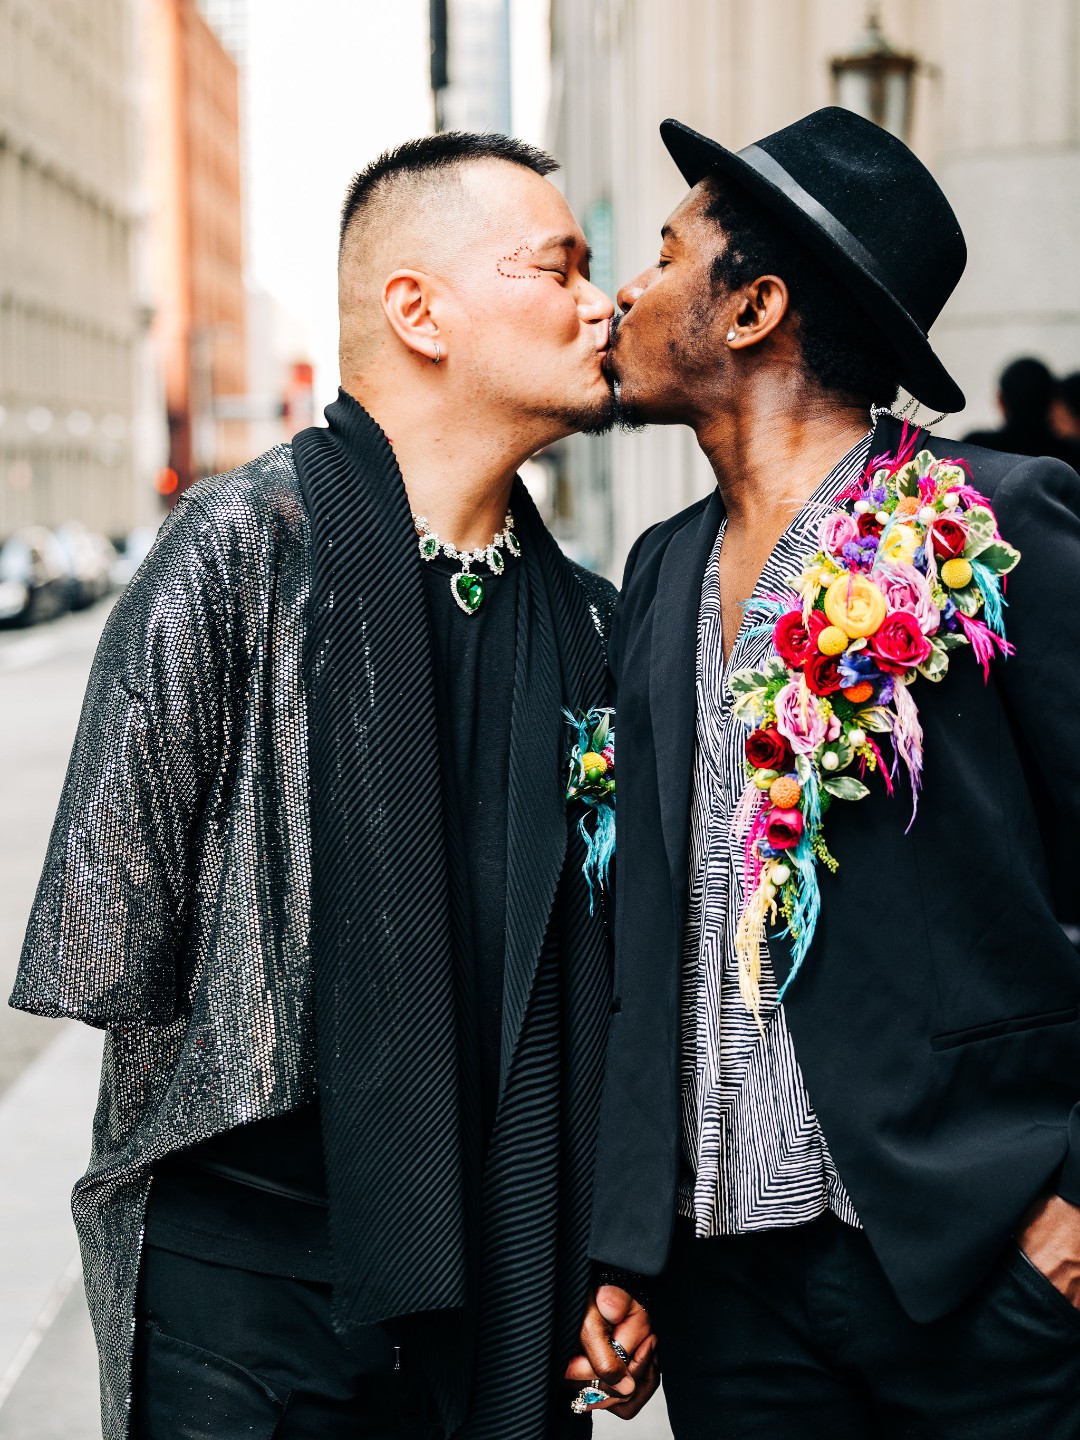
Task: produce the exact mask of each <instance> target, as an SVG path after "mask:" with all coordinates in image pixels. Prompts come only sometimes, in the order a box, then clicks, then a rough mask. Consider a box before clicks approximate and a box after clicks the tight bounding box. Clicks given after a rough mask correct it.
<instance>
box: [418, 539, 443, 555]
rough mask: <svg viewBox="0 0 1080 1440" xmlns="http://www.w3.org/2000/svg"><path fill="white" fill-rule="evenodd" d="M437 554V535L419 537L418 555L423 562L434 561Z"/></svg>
mask: <svg viewBox="0 0 1080 1440" xmlns="http://www.w3.org/2000/svg"><path fill="white" fill-rule="evenodd" d="M438 553H439V537H438V536H437V535H421V537H420V555H421V558H422V559H424V560H434V559H435V556H436V555H438Z"/></svg>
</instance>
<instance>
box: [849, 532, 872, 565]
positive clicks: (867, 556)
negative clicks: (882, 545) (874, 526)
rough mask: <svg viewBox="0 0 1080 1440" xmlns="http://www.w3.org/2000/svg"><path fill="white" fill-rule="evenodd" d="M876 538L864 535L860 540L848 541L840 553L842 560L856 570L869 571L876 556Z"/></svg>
mask: <svg viewBox="0 0 1080 1440" xmlns="http://www.w3.org/2000/svg"><path fill="white" fill-rule="evenodd" d="M877 549H878V537H877V536H876V535H865V536H863V538H862V539H861V540H849V541H848V542H847V544H846V545H845V546H844V549H843V551H842V554H843V557H844V559H845V560H846V561H847V562H848V564H849V565H853V566H854V567H855V568H856V569H857V570H869V569H870V567H871V566H872V565H873V563H874V559H875V557H876V555H877Z"/></svg>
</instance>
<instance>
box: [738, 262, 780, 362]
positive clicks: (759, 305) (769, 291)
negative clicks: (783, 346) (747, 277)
mask: <svg viewBox="0 0 1080 1440" xmlns="http://www.w3.org/2000/svg"><path fill="white" fill-rule="evenodd" d="M735 303H736V310H735V315H734V317H733V320H732V325H731V328H732V330H733V331H734V332H735V333H734V334H733V335H732V336H731V337H730V338H729V340H728V344H729V345H730V346H731V348H732V349H733V350H734V349H739V348H742V347H743V346H746V345H758V344H760V343H761V341H762V340H764V339H765V337H766V335H771V334H772V333H773V331H774V330H775V329H776V327H777V326H778V325H779V324H780V322H781V320H783V318H784V316H785V315H786V314H787V312H788V309H789V308H790V305H791V296H790V294H789V293H788V288H787V286H786V285H785V284H784V282H783V280H781V279H780V277H779V275H760V276H759V277H758V278H757V279H756V280H755V281H754V282H753V284H752V285H748V286H746V288H745V289H744V290H742V291H740V292H739V294H738V296H737V298H736V302H735Z"/></svg>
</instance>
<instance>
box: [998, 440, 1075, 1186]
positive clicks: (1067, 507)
mask: <svg viewBox="0 0 1080 1440" xmlns="http://www.w3.org/2000/svg"><path fill="white" fill-rule="evenodd" d="M976 483H978V482H977V480H976ZM994 506H995V510H996V512H997V517H998V525H999V527H1000V529H1001V533H1002V535H1003V536H1004V537H1005V539H1006V540H1007V541H1008V542H1009V543H1010V544H1011V545H1015V546H1016V547H1017V549H1018V550H1019V551H1020V563H1019V564H1018V565H1017V567H1016V569H1015V570H1014V571H1013V573H1012V574H1011V575H1010V576H1009V579H1008V585H1007V588H1006V598H1007V600H1008V609H1007V610H1006V612H1005V619H1006V633H1007V635H1008V637H1009V639H1010V641H1011V642H1012V643H1013V645H1015V646H1016V654H1015V655H1013V656H1012V657H1011V658H1010V659H1008V660H1006V661H1005V662H1004V663H1003V664H1000V665H998V666H996V670H997V677H998V684H999V685H1000V688H1001V691H1002V694H1003V695H1004V697H1005V701H1006V704H1007V705H1008V708H1009V712H1010V714H1011V715H1012V717H1013V721H1014V723H1015V724H1016V725H1017V727H1018V729H1019V730H1020V732H1021V733H1022V735H1023V736H1024V738H1025V740H1026V741H1027V742H1028V752H1029V754H1030V755H1031V756H1032V757H1033V758H1034V763H1035V764H1036V765H1037V766H1038V767H1039V768H1038V772H1037V773H1036V774H1034V775H1033V776H1032V777H1031V780H1032V783H1033V784H1034V785H1037V786H1039V787H1041V789H1042V791H1043V794H1044V795H1045V796H1046V798H1047V800H1048V801H1049V804H1050V806H1051V808H1052V811H1053V812H1054V819H1055V821H1056V824H1055V833H1056V834H1058V835H1060V836H1062V837H1068V843H1069V847H1070V853H1069V854H1067V855H1064V856H1060V857H1058V859H1059V863H1060V864H1061V865H1062V866H1063V867H1064V868H1065V869H1066V871H1067V873H1068V874H1070V875H1072V876H1073V877H1074V881H1073V883H1074V884H1077V885H1080V879H1076V878H1075V877H1078V876H1080V865H1078V863H1077V861H1078V856H1077V841H1076V837H1077V836H1078V835H1080V476H1078V475H1077V474H1076V471H1075V470H1072V469H1070V467H1069V466H1068V465H1065V464H1063V463H1062V462H1061V461H1059V460H1048V459H1043V460H1026V461H1024V462H1023V463H1021V464H1019V465H1016V466H1015V467H1014V468H1013V469H1012V470H1011V471H1010V472H1009V474H1008V475H1007V476H1006V477H1005V479H1004V480H1003V481H1002V482H1001V484H1000V485H999V486H998V490H997V493H996V495H995V497H994ZM1078 968H1080V967H1078ZM1077 988H1078V996H1077V998H1078V999H1080V983H1078V987H1077ZM1077 1100H1078V1102H1080V1077H1078V1079H1077ZM1058 1193H1059V1194H1061V1195H1062V1196H1063V1197H1064V1198H1065V1199H1067V1200H1070V1201H1072V1203H1073V1204H1074V1205H1080V1103H1078V1104H1077V1105H1076V1107H1075V1108H1074V1110H1073V1112H1072V1119H1071V1123H1070V1128H1069V1152H1068V1156H1067V1158H1066V1161H1065V1165H1064V1168H1063V1170H1062V1172H1061V1175H1060V1177H1059V1181H1058Z"/></svg>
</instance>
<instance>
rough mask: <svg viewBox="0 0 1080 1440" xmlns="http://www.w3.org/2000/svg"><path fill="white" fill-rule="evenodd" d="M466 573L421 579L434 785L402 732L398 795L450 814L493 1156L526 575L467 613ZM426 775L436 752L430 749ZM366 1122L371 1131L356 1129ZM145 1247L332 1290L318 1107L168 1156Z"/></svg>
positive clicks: (459, 947) (456, 893)
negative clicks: (429, 658)
mask: <svg viewBox="0 0 1080 1440" xmlns="http://www.w3.org/2000/svg"><path fill="white" fill-rule="evenodd" d="M460 568H461V567H460V565H459V564H458V563H457V562H452V561H449V560H446V559H445V558H444V557H442V556H438V557H437V558H436V559H434V560H431V561H428V562H427V563H426V564H425V566H424V587H425V593H426V596H427V601H428V612H429V616H430V621H431V634H432V652H433V660H434V672H435V673H434V679H435V694H436V724H437V729H438V736H437V750H436V752H435V753H436V755H437V762H436V763H437V767H438V772H439V773H438V774H436V775H430V774H423V773H418V771H417V770H416V768H415V767H416V765H417V761H416V759H415V758H414V757H412V756H410V754H409V742H408V737H407V733H405V731H406V729H407V727H403V738H402V752H401V756H400V762H399V763H400V767H401V779H402V783H403V784H406V783H412V784H417V785H426V786H430V787H431V793H432V803H438V802H439V800H440V799H441V802H442V804H443V807H444V813H445V815H446V846H447V863H448V871H449V882H450V893H451V896H452V910H453V924H452V934H453V940H454V948H455V963H456V966H457V970H458V974H459V976H460V977H462V980H463V982H464V983H461V984H459V986H458V989H459V991H460V993H459V996H458V1004H459V1007H460V1008H461V1009H462V1012H463V1013H462V1016H461V1022H462V1023H461V1026H460V1031H461V1035H462V1043H463V1046H465V1047H466V1050H467V1052H471V1053H465V1054H463V1056H462V1065H463V1072H464V1073H466V1074H468V1073H472V1074H474V1075H475V1076H476V1078H477V1082H478V1090H479V1108H480V1124H481V1130H482V1137H483V1144H484V1147H485V1149H486V1146H487V1142H488V1140H489V1139H490V1135H491V1129H492V1126H493V1124H494V1118H495V1107H496V1101H497V1097H498V1084H499V1062H500V1051H501V1033H502V987H503V958H504V949H505V932H506V821H507V813H506V797H507V790H508V787H509V776H510V723H511V714H512V705H513V688H514V658H515V653H516V648H517V647H516V636H517V615H518V589H519V568H520V567H519V564H518V562H517V561H516V560H514V559H510V558H508V560H507V565H506V569H505V570H504V572H503V573H502V575H492V574H490V572H488V571H487V570H486V568H485V569H483V570H479V571H478V572H477V573H478V574H480V575H481V577H482V580H483V585H484V600H483V602H482V604H481V605H480V608H479V609H478V610H477V611H476V612H475V613H474V614H471V615H469V614H466V613H465V612H464V611H463V610H462V609H461V608H460V607H459V606H458V604H457V602H456V600H455V599H454V595H453V592H452V584H451V582H452V578H453V576H454V575H455V574H457V573H458V571H459V570H460ZM425 753H426V754H427V756H428V757H429V758H428V760H427V761H426V762H425V761H422V762H420V763H421V765H422V764H423V763H427V764H430V763H431V760H430V756H431V751H430V749H426V752H425ZM357 1122H358V1123H359V1124H362V1123H363V1117H362V1116H358V1117H357ZM146 1240H147V1243H148V1244H151V1245H156V1246H158V1247H159V1248H162V1249H167V1250H172V1251H175V1252H177V1253H179V1254H184V1255H192V1256H194V1257H196V1258H197V1259H202V1260H210V1261H214V1262H216V1263H218V1264H223V1265H233V1266H237V1267H240V1268H244V1269H251V1270H261V1271H263V1272H265V1273H268V1274H275V1275H288V1276H291V1277H292V1278H295V1279H301V1280H311V1281H319V1282H324V1283H327V1282H329V1280H330V1278H331V1269H330V1247H329V1234H328V1225H327V1208H326V1176H325V1171H324V1167H323V1153H322V1137H321V1131H320V1124H319V1111H318V1105H317V1103H315V1102H312V1103H310V1104H308V1105H304V1106H302V1107H300V1108H299V1109H297V1110H293V1111H291V1112H290V1113H289V1114H287V1115H281V1116H277V1117H275V1118H273V1119H269V1120H256V1121H254V1122H252V1123H251V1124H250V1125H243V1126H240V1127H238V1128H236V1129H234V1130H229V1131H226V1132H225V1133H224V1134H222V1135H216V1136H214V1137H213V1138H212V1139H210V1140H206V1141H203V1142H202V1143H201V1144H199V1145H196V1146H193V1147H192V1148H191V1149H189V1150H184V1151H181V1152H179V1153H177V1154H175V1155H173V1156H170V1157H169V1158H168V1160H166V1161H165V1162H164V1163H163V1164H162V1166H161V1167H159V1169H158V1170H157V1171H156V1172H155V1176H154V1184H153V1186H152V1188H151V1194H150V1205H149V1208H148V1211H147V1220H146Z"/></svg>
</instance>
